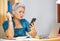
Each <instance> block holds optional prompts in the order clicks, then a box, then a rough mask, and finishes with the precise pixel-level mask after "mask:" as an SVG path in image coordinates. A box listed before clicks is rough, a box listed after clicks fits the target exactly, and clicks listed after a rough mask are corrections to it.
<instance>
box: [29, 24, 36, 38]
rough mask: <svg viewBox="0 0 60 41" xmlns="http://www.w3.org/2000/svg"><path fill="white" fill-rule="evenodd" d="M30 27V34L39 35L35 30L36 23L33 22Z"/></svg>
mask: <svg viewBox="0 0 60 41" xmlns="http://www.w3.org/2000/svg"><path fill="white" fill-rule="evenodd" d="M30 29H31V31H30V32H29V34H30V35H31V36H32V37H35V36H36V35H37V33H36V30H35V25H34V24H31V25H30Z"/></svg>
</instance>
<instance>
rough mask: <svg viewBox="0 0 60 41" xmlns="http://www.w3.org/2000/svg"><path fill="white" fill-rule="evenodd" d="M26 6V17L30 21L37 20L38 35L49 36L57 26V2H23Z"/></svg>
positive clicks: (28, 0)
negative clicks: (34, 18)
mask: <svg viewBox="0 0 60 41" xmlns="http://www.w3.org/2000/svg"><path fill="white" fill-rule="evenodd" d="M22 3H23V4H25V6H26V14H25V17H26V18H27V19H28V21H30V20H31V19H32V18H33V17H36V18H37V21H36V31H37V33H38V35H43V36H46V35H49V33H50V30H51V28H52V27H53V26H55V25H56V18H57V17H56V0H22Z"/></svg>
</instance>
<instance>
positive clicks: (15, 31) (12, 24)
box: [3, 3, 36, 39]
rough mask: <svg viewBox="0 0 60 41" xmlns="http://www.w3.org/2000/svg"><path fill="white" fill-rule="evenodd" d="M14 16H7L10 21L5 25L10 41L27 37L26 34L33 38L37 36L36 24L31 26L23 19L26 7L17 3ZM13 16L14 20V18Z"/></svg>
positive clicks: (13, 12) (14, 7)
mask: <svg viewBox="0 0 60 41" xmlns="http://www.w3.org/2000/svg"><path fill="white" fill-rule="evenodd" d="M12 9H13V11H12V14H7V18H8V20H7V21H5V22H4V23H3V29H4V32H5V34H6V36H7V37H8V38H9V39H13V38H14V37H19V36H26V32H27V33H29V34H30V35H31V36H32V37H35V36H36V31H35V26H34V23H32V24H31V25H29V22H28V21H27V20H26V19H23V16H24V12H25V6H24V5H21V4H20V3H16V4H15V5H14V6H13V8H12ZM12 15H13V18H12Z"/></svg>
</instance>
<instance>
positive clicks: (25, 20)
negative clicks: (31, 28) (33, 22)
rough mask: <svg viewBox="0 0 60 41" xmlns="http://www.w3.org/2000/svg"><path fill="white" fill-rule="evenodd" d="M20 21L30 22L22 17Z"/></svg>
mask: <svg viewBox="0 0 60 41" xmlns="http://www.w3.org/2000/svg"><path fill="white" fill-rule="evenodd" d="M20 21H22V22H28V21H27V19H21V20H20Z"/></svg>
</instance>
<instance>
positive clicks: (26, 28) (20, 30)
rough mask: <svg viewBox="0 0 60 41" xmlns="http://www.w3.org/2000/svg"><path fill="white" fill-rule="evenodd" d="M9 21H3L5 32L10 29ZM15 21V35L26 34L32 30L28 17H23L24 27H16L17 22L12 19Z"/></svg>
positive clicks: (21, 21)
mask: <svg viewBox="0 0 60 41" xmlns="http://www.w3.org/2000/svg"><path fill="white" fill-rule="evenodd" d="M8 23H9V22H8V21H5V22H4V23H3V29H4V32H6V30H7V29H8ZM12 23H13V27H14V37H18V36H26V32H30V31H31V30H30V28H29V22H28V21H27V20H26V19H21V20H20V23H21V25H22V28H15V22H14V21H12Z"/></svg>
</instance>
